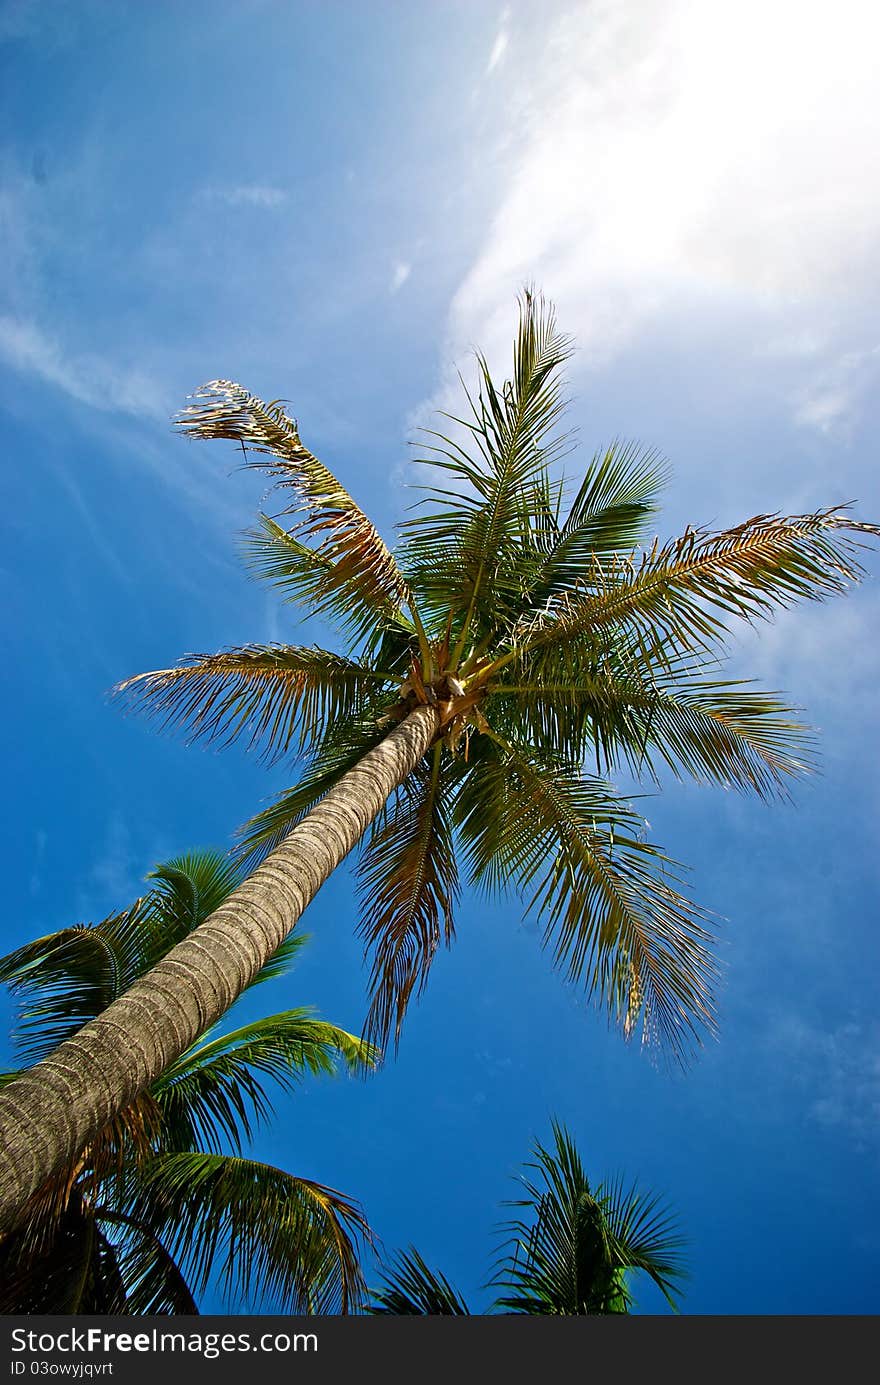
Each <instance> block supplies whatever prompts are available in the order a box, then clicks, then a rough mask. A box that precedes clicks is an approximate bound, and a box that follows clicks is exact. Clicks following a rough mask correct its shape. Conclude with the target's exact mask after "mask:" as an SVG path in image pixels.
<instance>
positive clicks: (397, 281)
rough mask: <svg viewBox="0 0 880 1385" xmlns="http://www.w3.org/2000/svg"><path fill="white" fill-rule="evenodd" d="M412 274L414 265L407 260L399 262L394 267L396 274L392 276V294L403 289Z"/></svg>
mask: <svg viewBox="0 0 880 1385" xmlns="http://www.w3.org/2000/svg"><path fill="white" fill-rule="evenodd" d="M411 274H412V265H411V264H409V263H408V262H407V261H406V260H398V262H397V264H396V265H395V266H394V273H393V274H392V276H391V292H392V293H397V291H398V289H401V288H403V286H404V284H405V283H406V281H407V279H408V278H409V276H410V275H411Z"/></svg>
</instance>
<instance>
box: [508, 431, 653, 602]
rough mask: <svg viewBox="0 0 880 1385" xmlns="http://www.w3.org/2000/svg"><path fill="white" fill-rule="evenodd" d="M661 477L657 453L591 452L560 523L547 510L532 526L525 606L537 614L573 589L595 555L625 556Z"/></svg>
mask: <svg viewBox="0 0 880 1385" xmlns="http://www.w3.org/2000/svg"><path fill="white" fill-rule="evenodd" d="M667 477H668V468H667V467H666V465H665V463H663V462H662V461H661V460H660V458H659V457H658V455H657V453H656V452H654V451H652V450H650V449H646V448H642V447H640V446H639V444H638V443H622V442H614V443H612V444H611V446H610V447H609V448H607V449H606V451H605V452H604V453H597V454H596V455H595V456H594V457H593V459H592V461H591V462H590V463H589V464H588V466H587V469H586V472H585V474H584V478H583V480H582V482H581V484H580V486H579V487H578V490H577V493H576V494H575V496H574V498H573V499H572V502H571V505H570V506H569V510H568V514H567V516H566V518H565V520H564V521H563V522H560V519H559V516H558V514H553V512H552V510H551V509H550V508H549V507H548V512H547V513H548V516H549V522H548V520H546V519H545V521H544V523H543V524H539V525H536V526H535V530H534V539H535V543H534V547H535V549H536V550H537V552H538V554H539V557H538V560H537V562H536V563H535V565H534V569H533V571H532V573H531V574H530V577H529V580H528V581H527V582H526V583H524V595H525V597H526V604H527V608H531V609H533V610H540V609H541V608H542V607H543V606H544V605H545V604H546V603H547V602H548V601H550V600H551V599H552V598H553V597H558V596H559V595H560V594H561V593H563V592H573V591H576V590H577V589H578V586H579V585H580V584H581V583H583V581H584V579H585V578H586V577H587V576H588V575H589V573H590V571H591V568H592V564H593V560H594V557H595V556H596V555H598V556H600V557H606V556H610V555H614V554H622V555H626V554H628V553H630V552H631V551H632V548H633V547H634V545H635V544H636V543H638V542H639V540H640V539H641V538H642V537H643V535H644V532H645V528H646V525H647V522H648V520H649V519H650V518H651V516H652V515H653V514H655V513H656V511H657V510H658V508H659V505H658V495H659V492H660V490H661V489H662V487H663V485H664V484H665V482H666V480H667ZM560 503H561V497H560Z"/></svg>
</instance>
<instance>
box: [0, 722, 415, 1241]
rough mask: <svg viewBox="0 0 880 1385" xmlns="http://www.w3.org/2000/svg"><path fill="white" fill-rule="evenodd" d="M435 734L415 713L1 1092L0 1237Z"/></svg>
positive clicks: (224, 1002) (250, 963)
mask: <svg viewBox="0 0 880 1385" xmlns="http://www.w3.org/2000/svg"><path fill="white" fill-rule="evenodd" d="M438 725H439V717H438V714H437V712H436V710H435V709H434V708H433V707H418V708H417V709H416V710H415V711H414V712H412V713H411V714H410V716H408V717H407V718H406V720H405V721H403V722H401V724H400V726H398V727H397V728H396V729H395V730H394V731H393V732H391V734H390V735H389V736H387V737H386V739H385V740H384V741H382V742H381V743H380V744H379V745H378V746H376V747H375V749H373V750H371V751H369V752H368V753H367V754H366V755H365V756H364V758H363V760H361V762H360V763H359V764H358V765H356V766H355V767H354V768H353V769H352V770H350V771H349V772H348V773H347V774H346V775H345V777H344V778H343V779H341V780H340V781H339V783H338V784H337V785H336V786H335V787H334V788H333V789H331V790H330V792H329V793H328V794H327V795H326V796H325V797H324V798H323V799H322V800H321V802H320V803H319V804H318V805H317V806H316V807H315V808H313V809H312V811H311V812H310V813H309V815H308V816H307V817H305V818H304V819H303V821H302V822H301V823H299V824H298V826H297V827H295V828H294V829H293V831H292V832H291V833H290V834H289V836H287V837H286V838H285V840H284V841H283V842H282V843H281V845H280V846H278V847H276V849H275V850H274V851H273V852H272V853H271V855H269V856H267V858H266V860H265V861H264V862H263V864H262V865H260V866H259V867H258V868H257V869H256V870H255V871H254V873H253V874H252V875H251V876H249V878H248V879H247V880H246V881H245V882H244V884H243V885H241V886H240V887H239V889H237V890H235V892H234V893H233V894H232V895H230V897H229V898H228V899H227V900H226V901H225V903H223V904H221V906H220V908H219V909H217V910H215V912H214V913H213V914H211V916H210V918H208V919H206V920H205V922H204V923H203V924H201V925H200V926H199V927H198V928H197V929H195V930H194V932H192V933H191V934H190V935H189V937H188V938H185V939H184V941H183V942H181V943H179V944H178V945H177V947H175V948H174V949H173V950H172V951H171V952H169V953H168V955H167V956H166V957H164V958H163V959H162V961H161V962H160V963H159V964H158V966H156V967H154V968H153V970H152V971H151V972H149V973H148V974H147V975H146V976H143V977H141V978H140V980H138V981H136V982H135V984H134V985H133V986H132V987H131V989H130V990H128V991H126V993H125V994H124V995H123V996H120V998H119V999H118V1000H116V1001H114V1003H113V1004H112V1005H110V1006H109V1007H108V1008H107V1009H106V1010H105V1011H103V1013H102V1014H100V1015H99V1016H98V1017H97V1018H96V1019H94V1020H91V1021H90V1023H88V1024H86V1025H84V1027H83V1028H82V1029H80V1030H79V1032H78V1033H77V1034H75V1035H74V1036H73V1037H72V1038H70V1039H67V1040H65V1042H64V1043H62V1044H60V1045H59V1047H58V1048H57V1049H56V1050H55V1052H54V1053H52V1054H50V1056H49V1057H48V1058H44V1059H43V1060H42V1062H40V1063H37V1064H36V1065H35V1066H34V1067H32V1068H30V1069H28V1071H27V1072H25V1073H23V1074H22V1076H21V1077H19V1078H16V1080H15V1081H14V1082H11V1083H10V1084H9V1086H8V1087H6V1088H5V1089H4V1090H3V1091H2V1092H0V1230H5V1229H6V1228H7V1227H9V1226H10V1225H12V1224H14V1223H15V1221H16V1220H17V1218H18V1216H19V1215H20V1213H21V1210H22V1208H23V1206H24V1204H25V1202H26V1201H27V1199H28V1198H29V1197H30V1196H31V1194H32V1193H34V1192H36V1190H37V1188H39V1187H40V1186H41V1185H42V1184H43V1183H44V1182H45V1180H46V1179H47V1178H49V1177H51V1176H52V1175H53V1174H55V1173H57V1172H58V1171H59V1170H60V1169H63V1168H65V1167H66V1166H68V1165H69V1164H70V1163H71V1162H72V1161H73V1160H74V1159H75V1158H76V1156H77V1155H78V1154H79V1152H80V1151H81V1150H82V1149H83V1148H84V1147H85V1146H86V1145H87V1144H89V1142H90V1141H91V1140H93V1139H94V1138H95V1136H96V1135H97V1133H98V1131H100V1130H101V1129H102V1128H103V1127H104V1126H105V1125H106V1124H107V1122H108V1120H110V1119H111V1118H112V1117H113V1116H114V1115H115V1114H116V1112H117V1111H120V1110H121V1109H122V1108H123V1107H125V1106H127V1105H128V1103H129V1102H130V1101H132V1099H133V1098H134V1097H135V1096H136V1095H137V1093H138V1092H139V1091H141V1090H142V1089H143V1088H144V1087H146V1086H148V1085H149V1084H150V1083H151V1082H153V1081H154V1080H155V1079H156V1078H157V1077H158V1076H159V1074H160V1073H161V1072H163V1071H164V1069H165V1068H167V1067H168V1065H169V1063H173V1062H174V1061H175V1059H177V1058H178V1057H179V1056H180V1054H181V1053H183V1052H184V1051H185V1050H186V1049H187V1048H189V1047H190V1045H191V1044H193V1043H194V1042H195V1041H196V1039H197V1038H198V1037H199V1035H200V1034H202V1033H203V1032H204V1030H205V1029H207V1028H208V1027H209V1026H210V1025H212V1024H214V1023H215V1021H216V1020H218V1019H219V1018H220V1016H221V1015H222V1014H223V1013H224V1011H225V1010H227V1009H228V1008H229V1006H230V1005H231V1004H232V1002H233V1001H234V1000H235V999H236V997H237V996H238V995H240V994H241V992H242V991H243V990H244V988H245V986H247V985H248V984H249V983H250V982H251V981H252V980H253V979H254V977H255V976H256V975H257V973H258V972H259V971H260V970H261V968H262V967H263V966H264V965H265V963H266V962H267V961H268V960H269V958H270V957H271V956H272V954H273V953H274V952H275V951H276V950H277V948H278V947H280V945H281V943H282V942H283V941H284V939H285V937H286V936H287V934H288V933H289V932H290V930H291V929H292V928H293V926H294V924H295V923H296V921H297V919H298V918H299V917H300V915H301V914H302V912H303V910H304V909H305V907H306V905H307V904H308V903H309V902H310V900H312V899H313V898H314V896H315V895H316V894H317V892H318V890H319V889H320V888H321V886H322V885H323V883H324V881H325V880H326V879H327V878H328V877H329V876H330V875H331V873H332V872H333V871H334V870H335V868H336V867H337V866H338V865H339V862H340V861H341V860H342V859H343V857H344V856H346V855H347V853H348V852H349V851H350V850H351V848H352V847H353V846H355V845H356V844H357V842H358V841H359V840H360V838H361V837H362V836H363V834H364V832H365V831H366V829H367V828H368V827H369V825H370V823H371V822H372V821H373V819H374V818H375V817H376V814H377V813H378V812H379V811H380V810H381V808H382V806H383V805H384V803H385V801H386V800H387V798H388V795H389V794H390V793H391V792H392V790H394V789H395V788H396V787H397V786H398V785H399V784H401V783H402V782H403V780H404V779H405V778H406V777H407V775H408V774H409V773H410V772H411V771H412V770H413V769H414V767H415V766H416V765H417V764H418V762H419V760H421V758H422V757H423V755H424V754H425V753H426V751H427V750H428V748H429V746H430V744H431V742H432V740H433V738H434V736H435V734H436V732H437V729H438Z"/></svg>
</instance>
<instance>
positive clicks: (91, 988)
mask: <svg viewBox="0 0 880 1385" xmlns="http://www.w3.org/2000/svg"><path fill="white" fill-rule="evenodd" d="M156 937H158V938H160V939H161V938H163V937H164V929H163V926H162V922H161V919H159V918H158V917H157V915H156V911H155V909H154V908H153V906H152V901H151V900H150V899H149V898H146V899H139V900H137V901H136V903H135V904H134V905H133V906H132V907H131V908H130V909H127V910H125V911H124V912H123V913H119V914H110V915H109V916H108V917H107V918H106V919H104V920H103V921H102V922H101V923H99V924H79V925H77V926H75V927H73V928H62V929H59V930H58V932H56V933H49V934H46V935H45V936H44V937H42V938H37V939H35V940H34V941H33V942H30V943H25V944H24V946H23V947H20V948H17V949H16V950H15V951H14V952H10V953H8V954H7V955H6V956H5V957H3V958H0V982H5V983H6V984H7V985H8V986H9V989H10V990H11V992H12V994H13V996H15V997H16V998H17V999H19V1001H20V1003H19V1005H18V1014H17V1016H16V1023H15V1044H16V1049H17V1052H18V1053H19V1055H20V1056H21V1058H22V1060H23V1061H24V1063H25V1064H30V1063H35V1062H38V1061H39V1059H41V1058H43V1057H45V1056H46V1055H47V1054H48V1053H51V1052H52V1050H53V1049H54V1048H56V1047H57V1045H58V1044H59V1043H61V1042H62V1041H63V1040H64V1039H66V1038H69V1037H70V1035H71V1034H74V1033H76V1031H77V1030H78V1029H79V1028H81V1026H82V1025H83V1024H85V1023H86V1022H87V1021H88V1020H90V1019H93V1018H94V1017H95V1015H97V1014H99V1013H100V1012H101V1011H102V1010H104V1009H106V1007H107V1006H108V1005H110V1004H111V1002H112V1001H114V1000H116V999H117V997H118V996H120V995H121V994H122V992H123V991H124V990H126V989H127V988H128V987H129V986H130V985H131V983H132V981H133V980H134V979H135V978H136V977H137V976H138V975H139V974H140V972H141V969H142V963H143V958H144V954H145V952H146V953H149V952H150V950H151V949H150V947H149V944H148V940H151V939H155V938H156Z"/></svg>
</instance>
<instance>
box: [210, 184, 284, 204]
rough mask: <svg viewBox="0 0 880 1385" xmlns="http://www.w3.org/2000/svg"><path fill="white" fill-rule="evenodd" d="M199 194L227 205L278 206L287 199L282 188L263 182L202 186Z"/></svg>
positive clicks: (211, 200)
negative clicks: (226, 185)
mask: <svg viewBox="0 0 880 1385" xmlns="http://www.w3.org/2000/svg"><path fill="white" fill-rule="evenodd" d="M199 196H200V197H202V198H204V199H205V200H206V201H210V202H225V203H226V205H227V206H229V207H264V208H267V209H271V208H273V207H280V206H281V205H282V203H284V202H286V201H287V193H286V192H285V191H284V189H283V188H276V187H272V186H270V185H267V184H265V183H240V184H238V185H236V186H232V187H211V188H202V189H201V190H200V192H199Z"/></svg>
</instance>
